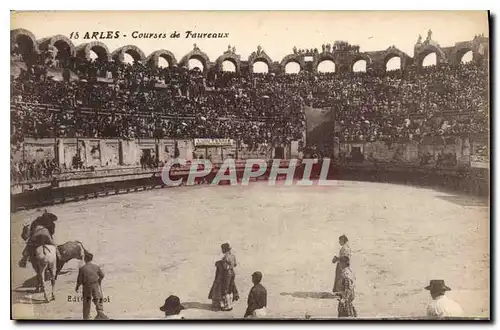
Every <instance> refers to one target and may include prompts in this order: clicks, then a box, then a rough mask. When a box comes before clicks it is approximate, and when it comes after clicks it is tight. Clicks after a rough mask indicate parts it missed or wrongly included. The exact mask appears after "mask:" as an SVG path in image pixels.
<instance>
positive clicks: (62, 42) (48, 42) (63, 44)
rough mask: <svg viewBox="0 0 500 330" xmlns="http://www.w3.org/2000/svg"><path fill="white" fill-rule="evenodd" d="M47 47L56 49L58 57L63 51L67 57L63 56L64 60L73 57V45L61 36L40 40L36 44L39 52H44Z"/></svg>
mask: <svg viewBox="0 0 500 330" xmlns="http://www.w3.org/2000/svg"><path fill="white" fill-rule="evenodd" d="M49 47H54V48H56V49H57V54H58V55H60V53H61V52H63V51H67V54H66V55H67V56H65V58H66V59H67V58H69V57H73V56H74V55H75V45H73V42H72V41H71V40H70V39H69V38H67V37H66V36H63V35H62V34H58V35H55V36H53V37H49V38H44V39H42V40H40V41H39V43H38V48H39V49H40V50H41V51H45V50H47V49H48V48H49ZM64 48H66V49H64Z"/></svg>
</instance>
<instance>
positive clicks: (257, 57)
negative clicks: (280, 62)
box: [248, 51, 273, 73]
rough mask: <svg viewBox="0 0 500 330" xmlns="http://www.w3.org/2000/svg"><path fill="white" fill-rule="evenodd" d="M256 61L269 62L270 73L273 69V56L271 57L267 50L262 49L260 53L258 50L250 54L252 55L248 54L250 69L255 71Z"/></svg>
mask: <svg viewBox="0 0 500 330" xmlns="http://www.w3.org/2000/svg"><path fill="white" fill-rule="evenodd" d="M255 62H264V63H266V64H267V68H268V72H269V73H270V72H271V71H272V70H271V69H272V67H273V66H272V64H273V61H272V60H271V58H270V57H269V55H267V54H266V52H264V51H260V52H258V53H256V52H253V53H252V54H250V56H248V70H249V71H250V72H251V73H253V64H254V63H255Z"/></svg>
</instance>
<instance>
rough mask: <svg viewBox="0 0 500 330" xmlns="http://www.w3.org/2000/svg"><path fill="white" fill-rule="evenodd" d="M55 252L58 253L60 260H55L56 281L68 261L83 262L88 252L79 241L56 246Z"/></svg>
mask: <svg viewBox="0 0 500 330" xmlns="http://www.w3.org/2000/svg"><path fill="white" fill-rule="evenodd" d="M57 250H58V251H59V255H60V258H58V259H57V270H56V279H57V276H58V275H59V273H60V272H61V269H62V268H63V266H64V265H65V264H66V263H67V262H68V261H70V260H72V259H78V260H81V261H82V262H83V260H84V258H85V256H86V255H88V254H89V251H87V250H86V249H85V247H84V246H83V244H82V242H80V241H69V242H66V243H64V244H61V245H58V246H57Z"/></svg>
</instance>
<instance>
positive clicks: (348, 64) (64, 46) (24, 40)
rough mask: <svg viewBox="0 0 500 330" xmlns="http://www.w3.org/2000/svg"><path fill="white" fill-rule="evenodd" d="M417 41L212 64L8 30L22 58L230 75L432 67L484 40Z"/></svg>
mask: <svg viewBox="0 0 500 330" xmlns="http://www.w3.org/2000/svg"><path fill="white" fill-rule="evenodd" d="M421 39H422V38H421V37H420V36H419V39H418V40H417V42H416V43H415V47H414V54H413V56H410V55H408V54H406V53H405V52H403V51H401V50H400V49H398V48H397V47H395V46H394V45H392V46H390V47H388V48H387V49H385V50H379V51H367V52H360V51H359V46H354V45H350V44H348V43H347V42H343V41H337V42H335V43H334V44H333V45H330V44H327V45H322V49H321V50H318V49H317V48H315V49H305V50H302V49H297V48H296V47H294V49H293V51H292V53H291V54H288V55H285V56H284V57H283V58H282V59H281V60H280V61H274V60H273V59H271V58H270V57H269V56H268V55H267V54H266V52H265V51H264V50H263V49H262V48H261V47H260V46H258V47H257V50H256V51H254V52H253V53H252V54H250V55H249V57H248V58H247V60H242V57H241V55H239V54H237V53H236V50H235V48H234V47H233V48H231V47H228V50H227V51H225V52H223V53H222V54H221V55H220V56H219V57H218V58H217V59H216V60H215V61H211V60H210V58H209V57H208V55H207V54H206V53H204V52H203V51H202V50H201V49H200V48H198V47H197V46H196V44H195V45H194V47H193V49H192V50H191V51H190V52H188V53H187V54H186V55H184V56H183V57H182V58H181V59H180V60H178V59H177V58H176V57H175V55H174V54H173V53H172V52H170V51H169V50H166V49H161V50H157V51H154V52H152V53H151V54H149V55H148V56H146V55H145V53H144V52H143V51H142V50H141V49H140V48H139V47H137V46H134V45H126V46H122V47H120V48H118V49H116V50H114V51H112V52H111V51H110V50H109V49H108V47H107V46H106V45H105V44H104V43H102V42H100V41H92V42H89V43H85V44H81V45H78V46H75V45H74V44H73V42H72V41H71V40H70V39H69V38H67V37H66V36H63V35H55V36H51V37H46V38H41V39H36V38H35V35H34V34H33V33H32V32H31V31H28V30H25V29H15V30H11V49H18V50H19V53H20V54H21V55H22V56H23V58H29V57H30V56H36V55H38V54H41V53H47V52H48V53H50V54H53V56H54V57H55V58H57V59H58V60H59V61H60V62H62V63H64V62H67V61H69V60H70V59H71V58H79V59H87V60H89V59H90V58H91V52H94V53H95V54H96V55H97V57H98V58H99V59H100V60H103V61H110V60H118V61H123V60H124V58H125V55H126V54H128V55H130V56H132V58H133V59H134V61H140V62H142V63H145V64H148V65H150V66H152V67H157V66H158V63H159V59H160V58H163V59H165V60H166V61H167V62H168V64H169V66H173V65H181V66H184V65H185V66H187V65H188V61H189V60H190V59H197V60H199V61H200V62H201V63H202V65H203V68H204V73H207V72H210V71H222V63H223V62H225V61H230V62H232V63H233V64H234V66H235V71H236V72H237V73H239V72H241V71H242V72H249V73H252V71H253V64H254V63H256V62H264V63H266V64H267V66H268V68H269V72H270V73H276V74H280V73H285V67H286V65H287V64H288V63H290V62H295V63H297V64H298V65H299V66H300V70H301V71H309V72H317V71H318V65H319V64H320V63H321V62H322V61H325V60H330V61H332V62H333V63H334V64H335V71H336V72H351V71H352V70H353V66H354V64H355V63H356V62H358V61H360V60H364V61H365V62H366V70H367V71H369V70H385V68H386V64H387V62H388V61H389V60H391V59H392V58H394V57H399V58H400V61H401V62H400V63H401V69H405V68H406V67H421V66H422V62H423V60H424V58H425V57H426V56H427V55H429V54H431V53H435V54H436V65H437V66H439V65H442V64H449V65H458V64H460V62H461V60H462V57H463V56H464V54H466V53H467V52H469V51H471V52H472V54H473V61H476V62H480V61H483V60H487V59H488V54H489V40H488V38H487V37H484V36H483V35H478V36H475V37H474V39H472V40H469V41H462V42H456V43H455V45H453V46H447V47H441V46H440V45H439V44H438V43H437V42H436V41H435V40H433V39H432V32H431V31H429V33H428V35H427V38H426V39H425V40H424V41H422V40H421Z"/></svg>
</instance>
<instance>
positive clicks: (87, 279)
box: [75, 253, 107, 320]
mask: <svg viewBox="0 0 500 330" xmlns="http://www.w3.org/2000/svg"><path fill="white" fill-rule="evenodd" d="M93 258H94V256H93V255H92V254H91V253H87V254H85V257H84V260H85V265H84V266H83V267H81V268H80V270H79V271H78V279H77V282H76V288H75V291H76V292H78V289H79V288H80V285H81V286H83V294H82V300H83V319H84V320H88V319H90V305H91V301H92V302H94V304H95V309H96V311H97V318H99V319H106V318H107V317H106V315H105V314H104V308H103V296H102V289H101V282H102V279H103V278H104V273H103V272H102V270H101V268H100V267H99V266H97V265H95V264H93V263H92V259H93Z"/></svg>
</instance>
